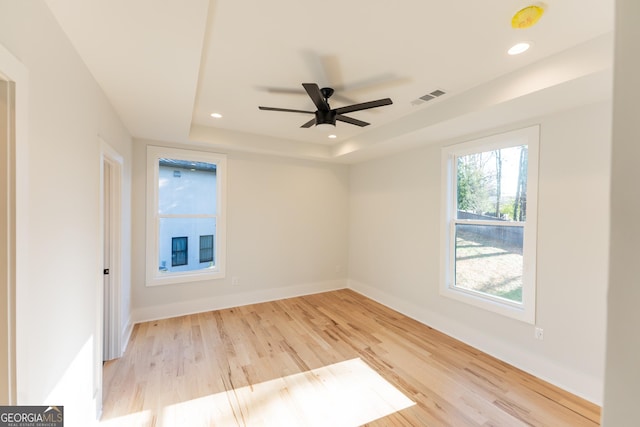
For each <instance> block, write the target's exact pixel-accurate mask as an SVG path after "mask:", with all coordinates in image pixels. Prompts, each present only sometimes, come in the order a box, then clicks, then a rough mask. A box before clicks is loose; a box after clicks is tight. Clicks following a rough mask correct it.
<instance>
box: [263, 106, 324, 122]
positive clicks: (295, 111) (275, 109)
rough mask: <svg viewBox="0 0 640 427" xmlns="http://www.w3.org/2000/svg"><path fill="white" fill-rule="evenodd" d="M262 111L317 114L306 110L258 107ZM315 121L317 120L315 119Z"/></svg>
mask: <svg viewBox="0 0 640 427" xmlns="http://www.w3.org/2000/svg"><path fill="white" fill-rule="evenodd" d="M258 108H259V109H261V110H266V111H284V112H286V113H305V114H315V111H306V110H291V109H289V108H276V107H258ZM314 120H315V119H314Z"/></svg>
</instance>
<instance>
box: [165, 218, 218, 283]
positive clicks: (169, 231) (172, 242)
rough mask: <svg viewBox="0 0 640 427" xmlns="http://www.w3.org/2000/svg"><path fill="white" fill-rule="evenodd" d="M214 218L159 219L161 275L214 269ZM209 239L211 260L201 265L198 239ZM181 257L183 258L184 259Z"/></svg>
mask: <svg viewBox="0 0 640 427" xmlns="http://www.w3.org/2000/svg"><path fill="white" fill-rule="evenodd" d="M215 234H216V219H215V218H160V230H159V236H160V241H159V242H160V245H159V246H160V248H159V249H160V253H159V258H158V269H159V271H160V272H161V273H163V272H176V271H193V270H203V269H207V268H212V267H214V263H213V260H214V258H215V257H214V251H215V248H214V247H213V239H214V237H213V236H215ZM205 235H209V236H211V259H210V261H207V262H200V248H199V247H198V246H195V247H191V248H189V247H188V245H198V244H199V243H200V236H205ZM183 257H184V258H183Z"/></svg>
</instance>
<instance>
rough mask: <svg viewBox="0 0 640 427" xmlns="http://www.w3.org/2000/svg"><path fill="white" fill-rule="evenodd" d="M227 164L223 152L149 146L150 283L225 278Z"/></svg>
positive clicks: (148, 268)
mask: <svg viewBox="0 0 640 427" xmlns="http://www.w3.org/2000/svg"><path fill="white" fill-rule="evenodd" d="M225 168H226V157H225V156H223V155H220V154H213V153H206V152H200V151H190V150H179V149H172V148H164V147H153V146H148V147H147V286H154V285H161V284H171V283H182V282H191V281H196V280H207V279H216V278H222V277H224V260H225V253H224V251H225V244H224V242H225V215H224V212H225V206H224V205H225V197H224V196H225V193H224V191H225ZM190 246H192V247H190Z"/></svg>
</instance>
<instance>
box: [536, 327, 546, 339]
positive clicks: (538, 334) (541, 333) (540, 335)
mask: <svg viewBox="0 0 640 427" xmlns="http://www.w3.org/2000/svg"><path fill="white" fill-rule="evenodd" d="M534 333H535V335H536V339H537V340H540V341H542V340H543V338H544V329H542V328H541V327H539V326H536V329H535V331H534Z"/></svg>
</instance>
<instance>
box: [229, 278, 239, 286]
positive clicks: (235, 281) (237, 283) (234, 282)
mask: <svg viewBox="0 0 640 427" xmlns="http://www.w3.org/2000/svg"><path fill="white" fill-rule="evenodd" d="M231 284H232V285H233V286H238V285H239V284H240V279H239V278H238V277H237V276H233V277H232V278H231Z"/></svg>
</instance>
